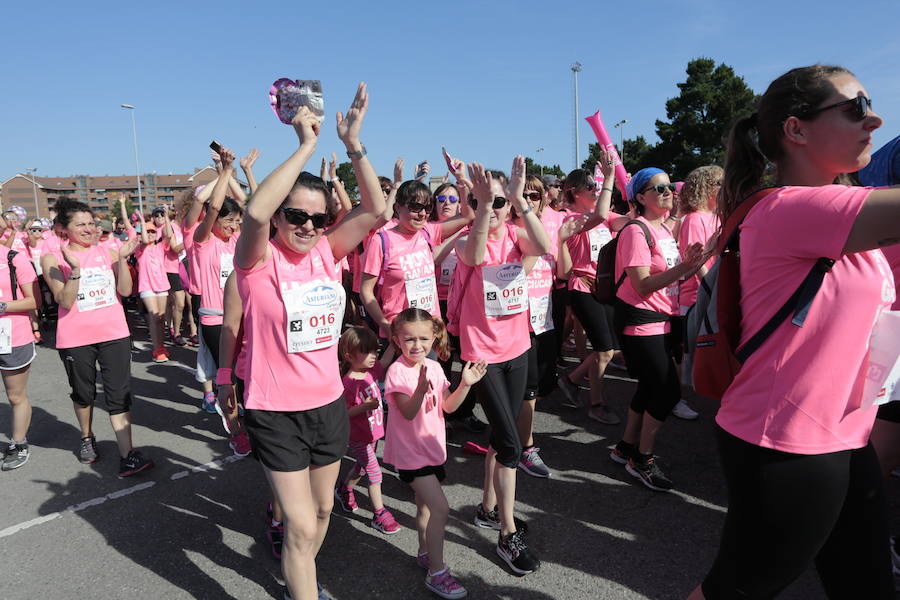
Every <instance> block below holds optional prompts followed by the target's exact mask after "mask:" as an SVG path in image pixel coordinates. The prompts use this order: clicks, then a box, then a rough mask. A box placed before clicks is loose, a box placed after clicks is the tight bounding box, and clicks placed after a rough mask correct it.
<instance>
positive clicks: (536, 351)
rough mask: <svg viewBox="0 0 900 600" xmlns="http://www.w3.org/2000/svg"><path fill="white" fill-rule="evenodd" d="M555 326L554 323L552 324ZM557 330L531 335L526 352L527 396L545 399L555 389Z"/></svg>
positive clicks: (557, 347)
mask: <svg viewBox="0 0 900 600" xmlns="http://www.w3.org/2000/svg"><path fill="white" fill-rule="evenodd" d="M554 325H556V323H554ZM558 331H559V330H558V329H551V330H550V331H545V332H544V333H542V334H540V335H534V334H533V333H532V334H531V348H530V349H529V350H528V387H527V391H528V396H529V397H530V398H533V397H535V396H538V397H540V398H545V397H547V396H549V395H550V392H552V391H553V388H555V387H556V358H557V357H558V356H559V344H558V339H557V338H558Z"/></svg>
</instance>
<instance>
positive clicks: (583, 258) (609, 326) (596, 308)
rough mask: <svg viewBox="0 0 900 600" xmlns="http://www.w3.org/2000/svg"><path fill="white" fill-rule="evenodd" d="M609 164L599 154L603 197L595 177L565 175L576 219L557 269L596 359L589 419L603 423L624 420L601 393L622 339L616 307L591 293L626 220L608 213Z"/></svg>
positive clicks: (570, 389)
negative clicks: (603, 257)
mask: <svg viewBox="0 0 900 600" xmlns="http://www.w3.org/2000/svg"><path fill="white" fill-rule="evenodd" d="M611 161H612V158H611V157H610V156H609V155H607V154H606V152H605V151H603V150H601V157H600V166H601V170H602V172H603V174H604V180H603V187H602V189H601V190H600V194H599V196H598V195H597V194H596V193H595V192H596V183H595V181H594V177H593V175H591V173H589V172H588V171H586V170H585V169H576V170H574V171H572V172H571V173H569V174H568V175H567V176H566V181H565V184H564V186H563V196H564V197H565V199H566V201H567V203H568V206H569V210H570V212H569V213H567V220H573V221H575V223H576V224H575V225H573V226H572V227H567V228H565V229H563V230H562V231H561V232H560V236H559V247H560V250H559V253H560V254H559V267H558V275H559V277H560V279H565V280H568V288H569V290H568V293H567V295H566V297H567V300H568V302H569V306H570V307H571V308H572V313H573V314H574V315H575V317H576V318H577V319H578V321H579V322H580V323H581V326H582V327H583V328H584V331H585V333H586V334H587V337H588V339H589V340H590V341H591V346H593V349H594V354H595V356H592V357H589V358H588V359H587V360H590V361H592V362H591V364H590V366H589V367H588V376H589V379H590V382H591V405H590V407H589V408H588V417H590V418H591V419H593V420H595V421H598V422H600V423H603V424H604V425H616V424H617V423H619V422H620V421H619V417H618V415H616V414H615V413H614V412H612V410H610V408H609V407H608V406H607V404H606V401H605V400H604V398H603V391H602V382H603V375H604V373H606V367H607V365H609V361H610V360H612V357H613V354H614V353H615V351H616V350H618V348H619V341H618V339H617V338H616V333H615V328H614V326H613V308H612V306H610V305H607V304H601V303H600V302H598V301H597V299H596V298H594V295H593V293H592V290H593V285H594V279H595V277H596V273H597V255H598V254H599V252H600V249H601V248H602V247H603V246H605V245H606V244H607V242H609V241H610V240H612V238H613V232H615V231H618V229H619V228H621V227H622V225H623V224H624V223H625V222H626V221H627V220H628V219H627V217H625V216H623V215H620V214H618V213H615V212H612V211H611V210H609V206H610V203H611V201H612V189H613V185H615V170H614V165H613V164H612V162H611ZM563 245H565V248H563V247H562V246H563ZM569 375H570V374H566V373H562V374H560V377H559V385H560V389H561V390H562V392H563V394H564V395H565V396H566V400H568V403H569V405H570V406H579V403H578V387H577V386H576V385H575V383H573V382H572V380H571V379H570V378H569Z"/></svg>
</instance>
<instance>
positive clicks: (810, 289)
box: [737, 258, 834, 363]
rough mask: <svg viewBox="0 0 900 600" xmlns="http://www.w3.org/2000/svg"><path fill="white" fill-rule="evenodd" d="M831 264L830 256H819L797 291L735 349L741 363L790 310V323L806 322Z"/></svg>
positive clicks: (801, 323) (800, 324)
mask: <svg viewBox="0 0 900 600" xmlns="http://www.w3.org/2000/svg"><path fill="white" fill-rule="evenodd" d="M832 266H834V261H833V260H832V259H830V258H820V259H819V260H817V261H816V264H814V265H813V268H812V269H810V271H809V274H808V275H807V276H806V278H805V279H804V280H803V283H801V284H800V287H798V288H797V291H796V292H794V293H793V294H792V295H791V297H790V298H788V300H787V302H785V303H784V306H782V307H781V308H780V309H779V310H778V312H777V313H775V315H774V316H773V317H772V318H771V319H769V322H768V323H766V324H765V325H764V326H763V328H762V329H760V330H759V331H757V332H756V333H755V334H754V335H753V337H752V338H750V339H749V340H747V343H746V344H744V345H743V346H741V348H740V349H739V350H738V351H737V359H738V360H739V361H740V362H741V363H743V362H744V361H746V360H747V359H748V358H749V357H750V355H751V354H753V353H754V352H755V351H756V350H758V349H759V347H760V346H762V345H763V343H764V342H765V341H766V340H767V339H769V336H771V335H772V334H773V333H775V330H776V329H778V326H779V325H781V324H782V323H783V322H784V320H785V319H787V318H788V315H789V314H791V312H793V313H794V318H793V319H791V323H793V324H794V325H796V326H797V327H803V323H804V322H806V317H807V316H808V315H809V309H810V307H812V303H813V300H814V299H815V297H816V294H817V293H818V292H819V288H821V287H822V281H823V280H824V279H825V274H826V273H828V271H830V270H831V267H832Z"/></svg>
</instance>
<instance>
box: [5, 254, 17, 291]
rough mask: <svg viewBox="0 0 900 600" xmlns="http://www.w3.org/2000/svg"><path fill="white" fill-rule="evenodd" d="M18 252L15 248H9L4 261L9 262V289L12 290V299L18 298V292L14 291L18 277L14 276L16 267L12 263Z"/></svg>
mask: <svg viewBox="0 0 900 600" xmlns="http://www.w3.org/2000/svg"><path fill="white" fill-rule="evenodd" d="M16 254H18V252H16V251H15V250H10V251H9V253H8V254H7V255H6V261H7V262H8V263H9V289H10V290H12V299H13V300H18V299H19V293H18V292H17V291H16V290H17V288H18V287H19V279H18V278H17V277H16V267H15V265H14V264H13V258H14V257H15V256H16Z"/></svg>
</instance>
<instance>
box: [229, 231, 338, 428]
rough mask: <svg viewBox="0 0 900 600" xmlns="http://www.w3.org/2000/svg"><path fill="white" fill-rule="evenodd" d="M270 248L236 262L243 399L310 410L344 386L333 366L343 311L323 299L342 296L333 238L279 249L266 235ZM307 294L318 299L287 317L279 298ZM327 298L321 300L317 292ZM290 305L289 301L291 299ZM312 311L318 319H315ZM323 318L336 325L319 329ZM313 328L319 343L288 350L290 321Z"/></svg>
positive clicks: (254, 404) (266, 406)
mask: <svg viewBox="0 0 900 600" xmlns="http://www.w3.org/2000/svg"><path fill="white" fill-rule="evenodd" d="M269 249H270V251H271V254H272V256H271V257H270V258H269V260H267V261H266V262H264V263H262V264H260V265H258V266H256V267H254V268H252V269H237V285H238V292H239V293H240V295H241V300H242V302H243V305H244V344H245V348H246V352H247V377H246V387H245V398H244V400H245V402H246V404H245V405H246V407H247V408H251V409H260V410H270V411H299V410H312V409H314V408H319V407H321V406H325V405H326V404H329V403H331V402H333V401H335V400H337V399H338V398H339V397H340V396H341V394H342V393H343V392H344V386H343V385H342V384H341V373H340V369H339V368H338V356H337V342H338V338H339V337H340V324H341V319H342V318H343V315H344V311H343V305H342V306H341V308H340V311H338V310H336V309H334V310H332V309H329V306H331V305H330V304H328V303H327V301H330V300H332V299H334V298H335V297H336V296H338V297H340V298H341V299H343V298H344V288H343V287H342V286H341V283H340V281H339V277H340V274H339V272H338V270H337V269H336V268H335V261H334V255H332V253H331V246H330V245H329V243H328V240H327V238H325V237H324V236H323V237H322V238H321V239H320V240H319V242H318V243H317V244H316V245H315V246H314V247H313V248H312V250H310V251H309V252H308V253H306V254H298V253H296V252H292V251H290V250H284V249H282V248H281V246H279V245H278V244H277V243H276V242H272V241H270V242H269ZM297 296H301V297H302V298H304V299H310V301H311V302H312V303H314V304H315V305H317V306H318V307H321V311H316V314H315V315H307V314H304V315H303V318H304V320H305V322H303V323H301V324H300V325H299V326H298V325H295V322H296V319H294V318H293V310H292V319H291V321H290V323H289V322H288V315H287V311H288V308H287V307H286V302H285V298H287V299H289V300H292V299H294V298H295V297H297ZM323 299H324V300H326V302H321V300H323ZM291 306H295V305H294V304H293V303H292V304H291ZM313 319H315V320H316V323H315V324H313ZM322 322H325V323H326V324H331V325H334V324H335V323H336V324H337V327H336V328H335V329H334V330H333V331H332V332H331V333H329V334H319V333H318V331H320V329H319V327H320V325H321V324H322ZM289 327H291V329H292V332H291V336H292V339H293V337H294V336H296V334H298V333H299V334H301V335H302V334H304V333H305V334H311V335H313V332H316V333H314V335H315V339H313V340H311V341H313V342H314V345H315V346H319V347H318V348H317V349H313V350H305V351H299V352H288V328H289Z"/></svg>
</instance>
